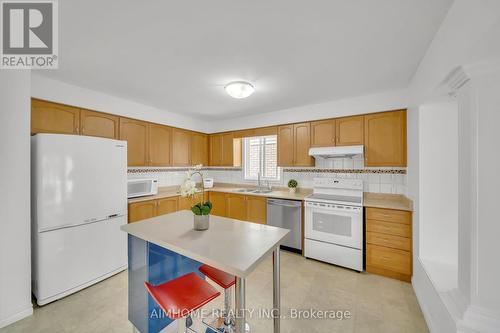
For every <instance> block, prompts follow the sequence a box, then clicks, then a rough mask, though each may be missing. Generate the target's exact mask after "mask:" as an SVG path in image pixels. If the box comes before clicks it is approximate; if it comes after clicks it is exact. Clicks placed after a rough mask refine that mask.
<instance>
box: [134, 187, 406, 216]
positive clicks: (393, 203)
mask: <svg viewBox="0 0 500 333" xmlns="http://www.w3.org/2000/svg"><path fill="white" fill-rule="evenodd" d="M242 188H257V187H256V186H253V185H249V184H228V183H216V184H214V187H212V188H209V189H206V190H205V191H206V192H210V191H213V192H225V193H235V194H244V195H253V196H261V197H267V198H277V199H289V200H304V198H305V197H306V196H308V195H310V194H311V193H312V189H309V188H298V189H297V192H296V193H290V191H288V189H287V188H286V187H274V188H273V191H271V192H269V193H242V192H236V190H238V189H242ZM178 195H179V186H168V187H160V188H159V189H158V194H156V195H149V196H145V197H139V198H132V199H129V200H128V203H135V202H141V201H147V200H155V199H162V198H168V197H176V196H178ZM363 202H364V204H363V205H364V206H365V207H373V208H385V209H396V210H406V211H412V210H413V202H412V201H411V200H410V199H408V198H407V197H406V196H404V195H401V194H384V193H371V192H365V193H364V199H363Z"/></svg>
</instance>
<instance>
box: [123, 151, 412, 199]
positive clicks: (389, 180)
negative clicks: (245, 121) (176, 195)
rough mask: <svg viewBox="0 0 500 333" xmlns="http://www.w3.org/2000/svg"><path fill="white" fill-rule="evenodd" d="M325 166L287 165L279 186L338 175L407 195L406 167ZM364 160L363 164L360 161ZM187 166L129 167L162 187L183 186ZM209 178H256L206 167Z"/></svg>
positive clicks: (132, 174) (352, 162) (343, 162)
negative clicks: (292, 166)
mask: <svg viewBox="0 0 500 333" xmlns="http://www.w3.org/2000/svg"><path fill="white" fill-rule="evenodd" d="M328 162H329V163H328V164H325V165H324V166H322V167H319V166H317V167H316V168H283V169H282V170H281V181H280V182H275V183H273V185H275V186H286V183H287V182H288V180H290V179H295V180H297V182H298V183H299V187H306V188H312V186H313V178H316V177H338V178H351V179H362V180H363V182H364V191H365V192H375V193H392V194H404V195H406V194H407V175H406V169H405V168H387V167H386V168H366V167H364V166H363V161H362V160H361V162H359V161H358V162H357V161H356V159H333V160H330V161H328ZM360 163H361V164H360ZM186 171H187V168H129V173H128V177H129V178H156V179H158V181H159V184H160V186H174V185H180V184H181V182H182V181H183V180H184V179H185V177H186ZM202 173H203V175H204V176H205V177H211V178H214V180H215V182H222V183H239V184H245V183H248V184H255V181H246V180H244V179H243V170H242V169H241V168H204V169H203V170H202Z"/></svg>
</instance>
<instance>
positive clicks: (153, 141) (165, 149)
mask: <svg viewBox="0 0 500 333" xmlns="http://www.w3.org/2000/svg"><path fill="white" fill-rule="evenodd" d="M171 147H172V128H170V127H168V126H162V125H155V124H149V163H148V164H149V165H151V166H170V165H172V163H171Z"/></svg>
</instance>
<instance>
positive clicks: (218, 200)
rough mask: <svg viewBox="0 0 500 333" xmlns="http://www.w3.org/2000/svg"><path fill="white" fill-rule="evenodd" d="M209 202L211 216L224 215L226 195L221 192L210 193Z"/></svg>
mask: <svg viewBox="0 0 500 333" xmlns="http://www.w3.org/2000/svg"><path fill="white" fill-rule="evenodd" d="M209 197H210V202H212V212H211V214H213V215H217V216H227V215H226V193H223V192H210V194H209Z"/></svg>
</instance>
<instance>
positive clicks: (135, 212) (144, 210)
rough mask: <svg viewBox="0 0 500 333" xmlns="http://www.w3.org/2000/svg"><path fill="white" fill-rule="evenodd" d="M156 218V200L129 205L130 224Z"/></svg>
mask: <svg viewBox="0 0 500 333" xmlns="http://www.w3.org/2000/svg"><path fill="white" fill-rule="evenodd" d="M155 216H156V200H148V201H141V202H135V203H131V204H129V205H128V223H132V222H137V221H140V220H145V219H149V218H152V217H155Z"/></svg>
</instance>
